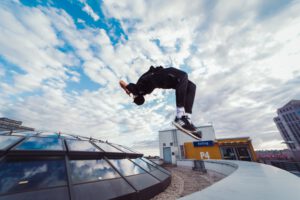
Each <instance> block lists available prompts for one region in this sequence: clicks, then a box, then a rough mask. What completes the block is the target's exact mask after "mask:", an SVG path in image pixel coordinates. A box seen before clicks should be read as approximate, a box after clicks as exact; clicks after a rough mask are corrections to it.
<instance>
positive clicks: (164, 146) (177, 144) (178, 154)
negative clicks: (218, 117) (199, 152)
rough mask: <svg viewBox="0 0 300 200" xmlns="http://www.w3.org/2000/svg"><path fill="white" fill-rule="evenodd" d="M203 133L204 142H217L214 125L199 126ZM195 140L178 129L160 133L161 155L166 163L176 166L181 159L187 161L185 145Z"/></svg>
mask: <svg viewBox="0 0 300 200" xmlns="http://www.w3.org/2000/svg"><path fill="white" fill-rule="evenodd" d="M197 129H199V130H201V131H202V140H215V139H216V134H215V131H214V128H213V125H206V126H199V127H197ZM193 141H195V139H194V138H193V137H191V136H189V135H187V134H185V133H183V132H182V131H180V130H178V129H169V130H162V131H159V153H160V157H161V158H163V159H164V161H165V162H166V163H173V164H176V161H177V160H179V159H185V149H184V144H185V143H187V142H193Z"/></svg>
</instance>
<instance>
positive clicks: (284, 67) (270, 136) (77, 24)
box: [0, 0, 300, 155]
mask: <svg viewBox="0 0 300 200" xmlns="http://www.w3.org/2000/svg"><path fill="white" fill-rule="evenodd" d="M0 19H1V20H0V80H1V81H0V117H1V116H2V117H9V118H13V119H17V120H21V121H23V122H24V125H27V126H32V127H35V128H37V129H42V130H51V131H62V132H69V133H75V134H79V135H86V136H93V137H96V138H99V139H103V140H109V141H111V142H116V143H118V144H123V145H126V146H130V147H133V148H135V149H136V150H139V151H142V152H144V153H145V154H146V155H148V154H152V155H157V154H158V149H157V147H158V131H159V130H161V129H168V128H171V127H172V126H171V121H172V120H173V119H174V116H175V99H174V97H175V96H174V95H175V94H174V91H172V90H165V91H163V90H155V92H154V93H152V94H151V95H148V96H147V97H146V101H147V102H146V104H144V105H143V106H141V107H137V106H135V105H134V104H132V100H131V99H130V98H129V97H128V96H127V95H126V94H124V93H123V91H121V90H120V88H119V86H118V80H120V79H124V80H126V81H128V82H135V81H136V80H137V79H138V77H139V76H140V75H141V74H142V73H143V72H144V71H146V70H147V69H148V68H149V66H150V65H163V66H166V67H169V66H173V67H176V68H179V69H182V70H185V71H187V72H188V74H189V78H190V79H191V80H192V81H193V82H195V83H196V85H197V94H196V99H195V105H194V111H193V121H194V123H195V124H196V125H204V124H207V123H213V125H214V129H215V131H216V135H217V137H219V138H223V137H242V136H250V137H251V138H252V140H253V145H254V147H255V149H275V148H285V145H284V144H282V143H281V141H282V138H281V137H280V134H279V132H278V131H277V129H276V126H275V124H274V123H273V117H274V116H276V109H277V108H279V107H281V106H283V105H284V104H286V103H287V102H288V101H289V100H291V99H300V87H299V84H300V59H299V57H300V1H292V0H285V1H282V0H264V1H261V0H251V1H242V0H231V1H226V0H220V1H216V0H202V1H200V0H199V1H194V0H193V1H192V0H191V1H188V0H173V1H163V0H151V1H148V0H122V1H113V0H107V1H100V0H98V1H94V0H64V1H61V0H49V1H41V0H37V1H33V0H31V1H30V0H3V1H0Z"/></svg>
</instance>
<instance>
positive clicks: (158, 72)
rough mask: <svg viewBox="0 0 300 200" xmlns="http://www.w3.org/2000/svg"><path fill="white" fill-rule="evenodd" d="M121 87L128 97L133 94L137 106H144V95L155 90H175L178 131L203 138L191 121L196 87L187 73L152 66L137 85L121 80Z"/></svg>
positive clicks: (171, 68) (174, 122)
mask: <svg viewBox="0 0 300 200" xmlns="http://www.w3.org/2000/svg"><path fill="white" fill-rule="evenodd" d="M120 86H121V87H122V88H123V89H124V90H125V92H126V93H127V94H128V95H131V94H132V96H133V99H134V103H135V104H137V105H142V104H143V103H144V102H145V98H144V95H146V94H150V93H151V92H152V91H153V90H154V89H155V88H162V89H175V90H176V106H177V108H176V111H177V112H176V117H175V120H174V121H173V124H174V125H175V126H176V127H177V128H178V129H181V130H182V131H184V132H186V133H188V134H192V135H193V136H196V137H197V138H201V132H200V131H198V130H197V129H196V128H195V126H194V125H193V123H192V121H191V115H192V109H193V104H194V98H195V94H196V85H195V84H194V83H193V82H192V81H190V80H189V79H188V75H187V73H186V72H184V71H181V70H179V69H176V68H173V67H168V68H164V67H162V66H158V67H153V66H151V67H150V69H149V70H148V71H147V72H145V73H144V74H143V75H142V76H141V77H140V78H139V79H138V81H137V83H136V84H134V83H129V84H127V83H126V82H125V81H122V80H121V81H120Z"/></svg>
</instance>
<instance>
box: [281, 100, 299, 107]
mask: <svg viewBox="0 0 300 200" xmlns="http://www.w3.org/2000/svg"><path fill="white" fill-rule="evenodd" d="M293 105H300V100H296V99H293V100H291V101H289V102H288V103H287V104H285V105H284V106H282V107H281V108H279V109H282V108H285V107H289V106H293Z"/></svg>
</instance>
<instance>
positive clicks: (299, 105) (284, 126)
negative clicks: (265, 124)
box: [274, 100, 300, 151]
mask: <svg viewBox="0 0 300 200" xmlns="http://www.w3.org/2000/svg"><path fill="white" fill-rule="evenodd" d="M277 114H278V116H277V117H275V118H274V122H275V124H276V126H277V128H278V130H279V131H280V134H281V136H282V138H283V139H284V141H285V143H286V144H287V146H288V147H289V148H290V149H291V150H293V151H299V150H300V100H292V101H290V102H289V103H287V104H286V105H284V106H283V107H282V108H279V109H278V110H277Z"/></svg>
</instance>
